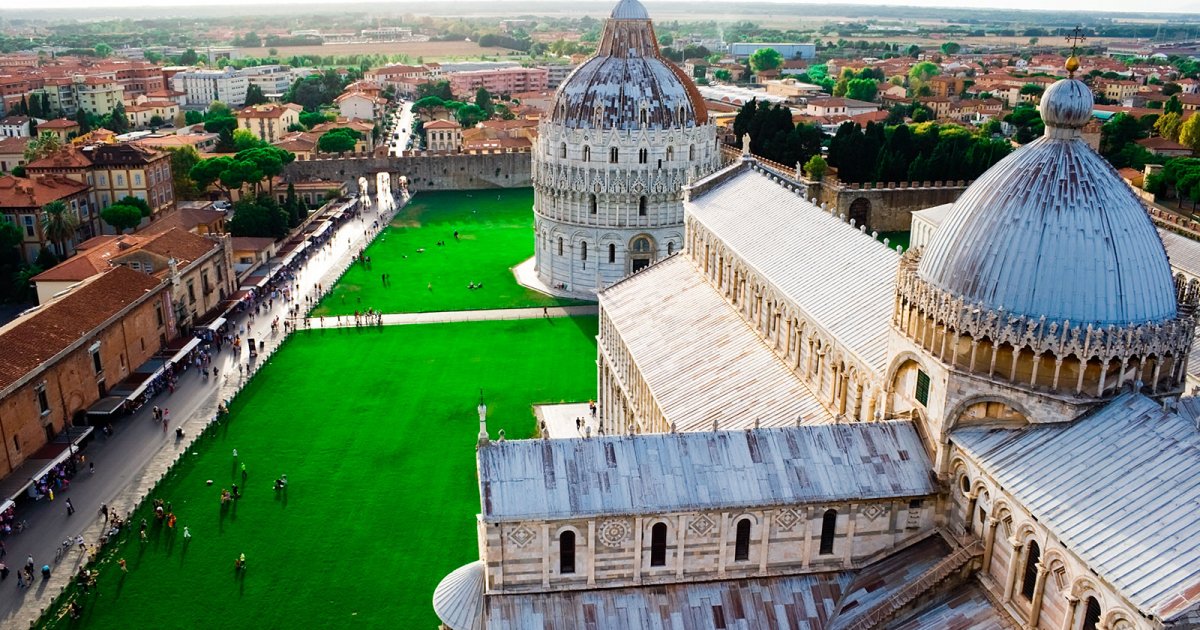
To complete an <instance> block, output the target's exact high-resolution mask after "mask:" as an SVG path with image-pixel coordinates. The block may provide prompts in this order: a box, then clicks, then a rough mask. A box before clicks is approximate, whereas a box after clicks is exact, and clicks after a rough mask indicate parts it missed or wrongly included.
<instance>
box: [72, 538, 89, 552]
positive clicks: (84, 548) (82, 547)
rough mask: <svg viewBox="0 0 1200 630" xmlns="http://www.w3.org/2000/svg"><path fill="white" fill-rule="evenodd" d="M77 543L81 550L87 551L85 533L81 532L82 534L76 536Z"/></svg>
mask: <svg viewBox="0 0 1200 630" xmlns="http://www.w3.org/2000/svg"><path fill="white" fill-rule="evenodd" d="M75 544H77V545H79V550H80V551H86V550H87V544H86V543H84V542H83V534H80V535H78V536H76V537H75Z"/></svg>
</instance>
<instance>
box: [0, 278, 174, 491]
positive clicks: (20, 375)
mask: <svg viewBox="0 0 1200 630" xmlns="http://www.w3.org/2000/svg"><path fill="white" fill-rule="evenodd" d="M175 335H176V328H175V325H174V321H173V317H172V315H171V298H170V295H169V293H168V292H167V283H166V282H165V281H163V280H160V279H158V278H154V277H152V276H149V275H147V274H145V273H141V272H137V271H134V270H132V269H130V268H128V267H117V268H114V269H110V270H108V271H106V272H105V273H103V274H100V275H97V276H95V277H93V278H90V279H88V280H86V281H84V282H83V283H82V285H81V286H79V287H78V288H76V289H75V290H73V291H71V292H69V293H67V294H66V295H63V296H60V297H59V298H57V299H54V300H51V301H50V302H48V303H46V304H43V305H42V306H40V307H38V308H37V309H35V310H33V311H32V312H29V313H27V314H25V315H22V316H21V317H19V318H17V319H16V320H14V321H12V322H10V323H8V324H6V325H5V326H4V327H2V328H0V442H3V445H2V446H0V453H2V456H0V471H2V472H4V473H5V474H9V473H12V472H13V471H16V470H17V469H18V468H19V467H20V466H21V464H22V463H24V462H25V460H26V459H28V458H30V457H31V456H32V455H33V454H34V453H36V452H37V451H38V449H40V448H41V447H42V446H44V445H45V444H47V443H49V442H50V441H52V440H53V439H54V438H55V436H56V435H57V434H59V433H60V432H62V431H63V430H64V429H66V428H67V427H68V426H69V425H72V424H77V423H79V424H82V422H83V415H84V413H86V411H87V409H88V407H90V406H92V405H93V404H95V403H96V401H98V400H100V399H101V398H103V397H105V396H107V395H109V393H110V392H109V390H110V389H112V388H113V387H114V386H116V385H118V384H120V383H122V382H123V381H125V380H126V379H128V378H130V376H131V375H133V373H134V371H135V370H137V368H138V367H139V366H141V365H143V364H144V363H145V362H147V361H149V360H150V359H151V358H152V357H153V356H154V355H155V354H156V353H157V352H158V351H159V350H160V349H161V348H162V347H163V345H165V344H166V342H167V341H168V340H170V339H173V338H174V337H175ZM147 376H149V375H143V376H142V378H143V379H145V378H146V377H147ZM142 389H143V390H144V389H145V388H144V387H142ZM127 395H128V394H127ZM131 397H136V395H131ZM34 473H36V471H29V474H30V475H32V474H34Z"/></svg>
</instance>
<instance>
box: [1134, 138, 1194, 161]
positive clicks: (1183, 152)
mask: <svg viewBox="0 0 1200 630" xmlns="http://www.w3.org/2000/svg"><path fill="white" fill-rule="evenodd" d="M1137 143H1138V144H1140V145H1142V146H1143V147H1145V148H1146V150H1148V151H1150V152H1151V153H1153V154H1154V155H1161V156H1163V157H1189V156H1191V155H1192V153H1193V151H1192V149H1191V148H1190V147H1186V146H1184V145H1182V144H1179V143H1178V142H1175V141H1173V140H1170V139H1168V138H1162V137H1159V136H1155V137H1153V138H1143V139H1141V140H1138V141H1137Z"/></svg>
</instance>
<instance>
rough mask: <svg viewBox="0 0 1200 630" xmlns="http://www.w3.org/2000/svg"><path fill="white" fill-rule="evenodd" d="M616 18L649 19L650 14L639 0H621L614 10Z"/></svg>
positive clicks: (613, 13) (613, 17) (613, 16)
mask: <svg viewBox="0 0 1200 630" xmlns="http://www.w3.org/2000/svg"><path fill="white" fill-rule="evenodd" d="M611 17H612V19H614V20H649V19H650V14H649V13H647V12H646V7H644V6H642V3H641V2H638V0H621V2H619V3H618V4H617V6H616V7H614V8H613V11H612V16H611Z"/></svg>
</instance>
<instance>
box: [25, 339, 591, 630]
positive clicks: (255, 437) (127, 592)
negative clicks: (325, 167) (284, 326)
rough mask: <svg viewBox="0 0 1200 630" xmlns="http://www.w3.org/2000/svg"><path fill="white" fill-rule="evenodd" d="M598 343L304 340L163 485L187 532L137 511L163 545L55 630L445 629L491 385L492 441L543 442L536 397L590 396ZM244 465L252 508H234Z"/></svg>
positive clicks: (129, 549)
mask: <svg viewBox="0 0 1200 630" xmlns="http://www.w3.org/2000/svg"><path fill="white" fill-rule="evenodd" d="M595 334H596V318H594V317H587V318H576V319H551V320H544V319H534V320H519V321H489V322H478V323H462V324H436V325H423V326H394V327H384V328H366V329H361V330H356V329H342V330H328V331H324V332H321V331H308V332H302V333H300V334H299V335H298V337H297V338H295V339H292V340H290V341H288V342H287V344H286V345H285V347H284V348H283V349H282V350H281V351H280V352H279V353H278V354H276V355H275V356H274V357H272V358H271V359H270V363H269V365H267V366H266V367H265V368H264V369H263V370H262V371H261V372H260V373H259V374H258V375H256V376H255V377H254V378H253V380H252V382H251V383H250V384H249V385H248V386H247V388H246V389H245V390H244V391H243V393H242V394H241V395H240V396H239V397H238V398H237V400H236V401H235V402H234V404H233V407H232V410H231V411H232V413H231V417H230V419H229V420H227V421H225V422H224V423H223V424H222V425H220V426H218V427H214V428H213V430H211V431H210V433H209V434H206V435H205V436H204V437H203V438H202V439H200V440H199V441H198V442H197V444H196V445H194V446H193V448H192V449H191V450H190V451H189V452H188V454H187V455H186V456H185V457H186V460H185V462H184V463H181V464H179V465H178V466H177V467H176V469H175V471H174V472H173V473H171V474H170V475H169V476H168V478H167V479H166V480H165V481H164V482H163V483H162V484H160V486H159V488H158V489H156V490H155V491H154V493H153V496H155V497H162V498H163V499H165V500H167V501H170V502H171V503H173V509H174V511H175V513H176V515H177V516H178V517H179V521H178V523H177V525H176V528H175V530H173V532H172V531H171V530H167V531H164V530H163V529H162V528H159V527H157V526H156V525H154V524H153V521H154V519H153V517H152V516H150V514H149V511H148V510H145V509H143V510H142V511H140V512H138V513H135V515H134V521H135V522H137V521H140V519H141V518H142V517H143V516H147V517H150V521H151V523H152V525H151V529H150V531H151V535H150V541H149V542H148V543H144V544H143V543H140V542H139V541H138V540H137V533H136V528H133V529H134V531H132V532H130V533H129V535H128V536H127V537H126V539H125V540H124V541H123V542H121V543H120V544H119V545H118V546H117V547H116V548H115V549H114V550H113V551H112V552H110V553H108V554H106V555H105V557H104V559H103V560H102V561H101V562H100V563H99V565H98V567H99V570H100V579H99V584H98V588H97V589H95V590H94V591H92V593H91V594H88V595H79V596H78V597H80V601H81V602H82V603H83V605H84V615H83V619H82V620H80V621H78V622H72V621H69V620H67V619H66V618H63V619H61V620H59V621H54V620H53V618H49V619H44V620H43V624H44V625H45V626H47V627H60V628H73V627H87V628H339V627H364V628H433V627H435V626H436V625H437V618H436V616H435V615H434V613H433V610H432V607H431V604H430V602H431V597H432V594H433V589H434V587H435V586H436V585H437V583H438V581H440V580H441V579H442V577H444V576H445V575H446V574H447V573H449V572H450V571H452V570H454V569H455V568H457V567H459V566H461V565H463V564H466V563H467V562H470V561H472V560H475V559H477V558H478V549H477V545H476V528H475V514H477V513H478V512H479V492H478V486H477V482H476V474H475V448H474V446H475V440H476V435H477V433H478V416H477V414H476V411H475V405H476V404H477V402H478V399H479V390H480V388H482V389H483V392H484V396H485V399H486V402H487V404H488V417H489V424H488V428H489V430H490V431H491V433H492V436H493V438H494V437H495V436H496V435H497V433H498V430H499V429H501V428H503V429H505V430H506V433H507V435H508V437H509V438H522V437H530V436H531V435H532V433H533V429H534V421H533V415H532V412H531V410H530V404H531V403H533V402H538V401H578V400H586V399H588V398H591V397H593V396H594V391H595V378H596V377H595V365H594V360H595V342H594V335H595ZM235 448H236V449H237V450H238V455H239V457H238V459H236V460H235V459H234V458H233V457H232V451H233V449H235ZM243 462H244V463H245V464H246V466H247V472H248V483H247V484H246V485H245V487H243V488H242V492H243V498H242V499H241V500H239V501H237V502H236V503H235V504H234V505H233V506H232V507H231V508H229V509H227V510H222V508H221V505H220V501H219V495H220V491H221V489H222V488H223V487H224V488H228V487H229V486H230V484H231V483H235V482H236V483H239V485H241V484H240V480H239V476H240V473H238V472H236V471H237V466H238V465H239V464H240V463H243ZM281 474H286V475H287V477H288V480H289V485H288V487H287V490H286V494H282V495H276V493H275V492H274V490H273V488H272V482H273V480H274V479H275V478H276V477H277V476H279V475H281ZM209 479H212V480H213V481H214V483H213V485H211V486H209V485H207V484H206V480H209ZM184 526H188V527H190V529H191V533H192V536H193V537H192V539H191V542H190V543H186V544H185V543H184V541H183V537H182V531H183V527H184ZM240 553H245V554H246V560H247V567H248V569H247V571H246V572H245V573H244V574H243V575H241V576H239V575H237V574H236V573H235V571H234V566H233V565H234V560H235V558H237V556H238V554H240ZM118 558H125V559H126V561H127V562H128V568H129V572H128V573H127V574H122V572H121V570H120V569H119V567H118V566H117V559H118ZM10 584H11V582H10ZM60 610H61V609H60Z"/></svg>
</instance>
